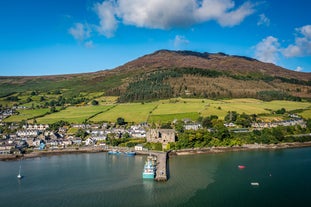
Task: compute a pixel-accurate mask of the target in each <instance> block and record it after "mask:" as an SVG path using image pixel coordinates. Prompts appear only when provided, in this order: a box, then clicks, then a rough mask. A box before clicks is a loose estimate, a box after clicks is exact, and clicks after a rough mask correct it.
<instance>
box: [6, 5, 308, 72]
mask: <svg viewBox="0 0 311 207" xmlns="http://www.w3.org/2000/svg"><path fill="white" fill-rule="evenodd" d="M310 8H311V1H309V0H295V1H294V0H286V1H283V0H269V1H268V0H266V1H263V0H250V1H241V0H170V1H167V0H105V1H103V0H53V1H43V0H27V1H25V0H14V1H11V0H1V1H0V19H1V20H0V76H11V75H12V76H24V75H27V76H32V75H52V74H69V73H81V72H94V71H98V70H104V69H112V68H115V67H117V66H120V65H122V64H125V63H126V62H128V61H131V60H134V59H136V58H138V57H140V56H142V55H145V54H149V53H152V52H154V51H156V50H160V49H169V50H194V51H198V52H211V53H215V52H224V53H227V54H229V55H242V56H248V57H253V58H256V59H259V60H261V61H264V62H271V63H274V64H276V65H279V66H282V67H285V68H287V69H290V70H297V71H302V72H311V15H310Z"/></svg>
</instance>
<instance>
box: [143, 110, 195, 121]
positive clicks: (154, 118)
mask: <svg viewBox="0 0 311 207" xmlns="http://www.w3.org/2000/svg"><path fill="white" fill-rule="evenodd" d="M198 118H199V113H197V112H189V113H178V114H162V115H151V116H150V117H149V119H148V123H167V122H172V121H174V120H175V119H177V120H182V119H190V120H194V121H195V120H197V119H198Z"/></svg>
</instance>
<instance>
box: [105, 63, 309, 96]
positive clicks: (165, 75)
mask: <svg viewBox="0 0 311 207" xmlns="http://www.w3.org/2000/svg"><path fill="white" fill-rule="evenodd" d="M184 75H190V76H193V77H208V78H218V77H228V78H232V79H235V80H243V81H248V80H262V81H264V82H271V81H274V80H280V81H282V82H285V83H291V84H300V85H310V81H309V82H307V81H302V80H298V79H294V78H283V77H278V76H276V77H274V76H268V75H263V74H260V73H253V74H246V75H240V74H232V73H228V72H223V71H217V70H212V69H200V68H170V69H169V68H168V69H166V70H159V71H156V72H151V73H148V74H142V75H140V76H138V77H136V81H134V82H131V83H129V85H128V87H127V89H126V91H125V92H123V93H122V92H121V91H120V90H119V89H114V90H112V89H111V90H109V91H108V92H109V94H110V95H120V98H119V101H120V102H136V101H151V100H157V99H162V98H172V97H173V96H176V95H178V96H180V95H182V94H179V93H180V91H184V90H187V89H186V86H184V87H181V86H180V91H179V93H178V92H176V91H174V89H173V86H171V85H170V83H168V82H169V81H166V80H168V79H169V78H178V77H183V76H184ZM194 87H197V86H196V85H195V84H194ZM198 87H201V86H199V85H198ZM217 87H218V89H217V90H218V91H216V92H215V91H212V92H210V94H209V95H208V94H207V92H206V91H205V90H206V89H204V90H203V91H202V89H201V91H199V93H197V92H196V90H195V89H193V88H192V96H193V97H197V96H198V97H203V98H221V97H224V96H225V97H233V95H232V92H231V91H225V89H224V88H221V87H219V86H217ZM187 96H189V94H188V95H187ZM238 97H240V96H238ZM241 97H253V98H259V99H261V100H264V101H271V100H291V101H301V98H299V97H295V96H291V95H289V94H288V93H286V92H282V91H260V92H257V94H256V93H255V92H254V93H253V94H243V95H241Z"/></svg>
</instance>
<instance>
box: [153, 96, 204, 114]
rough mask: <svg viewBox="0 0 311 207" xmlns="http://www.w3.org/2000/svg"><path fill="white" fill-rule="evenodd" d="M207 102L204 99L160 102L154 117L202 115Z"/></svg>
mask: <svg viewBox="0 0 311 207" xmlns="http://www.w3.org/2000/svg"><path fill="white" fill-rule="evenodd" d="M206 106H207V102H206V101H205V100H203V99H181V98H179V99H170V100H162V101H159V105H158V107H157V108H156V109H155V110H154V111H153V112H152V115H164V114H180V113H190V112H191V113H192V112H196V113H200V112H201V111H203V110H205V108H206Z"/></svg>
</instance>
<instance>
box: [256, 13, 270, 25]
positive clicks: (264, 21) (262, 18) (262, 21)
mask: <svg viewBox="0 0 311 207" xmlns="http://www.w3.org/2000/svg"><path fill="white" fill-rule="evenodd" d="M257 25H258V26H260V25H264V26H269V25H270V19H269V18H268V17H266V15H265V14H260V15H259V20H258V22H257Z"/></svg>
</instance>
